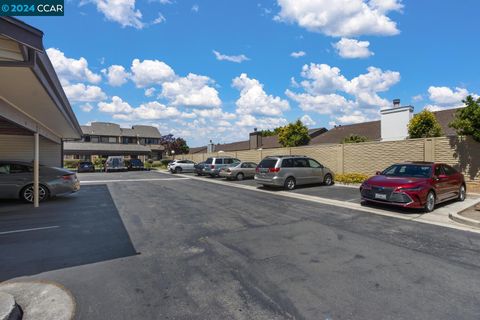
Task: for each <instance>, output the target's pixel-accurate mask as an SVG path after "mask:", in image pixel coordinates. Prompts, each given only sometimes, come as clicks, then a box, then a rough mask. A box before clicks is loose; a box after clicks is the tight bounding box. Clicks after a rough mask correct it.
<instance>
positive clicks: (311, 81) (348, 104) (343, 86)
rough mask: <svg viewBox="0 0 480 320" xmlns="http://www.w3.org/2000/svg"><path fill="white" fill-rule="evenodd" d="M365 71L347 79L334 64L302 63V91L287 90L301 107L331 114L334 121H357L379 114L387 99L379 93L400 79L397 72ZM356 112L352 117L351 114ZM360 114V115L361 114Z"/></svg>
mask: <svg viewBox="0 0 480 320" xmlns="http://www.w3.org/2000/svg"><path fill="white" fill-rule="evenodd" d="M367 71H368V72H367V73H364V74H360V75H358V76H357V77H354V78H352V79H350V80H348V79H347V78H346V77H345V76H343V75H342V73H341V70H340V69H339V68H337V67H331V66H329V65H327V64H313V63H312V64H310V65H304V66H303V68H302V72H301V75H302V77H303V78H304V80H302V81H301V82H300V84H299V85H300V87H301V88H302V89H303V90H302V91H301V92H293V91H291V90H286V92H285V94H286V95H287V96H288V97H289V98H290V99H292V100H294V101H296V102H297V103H298V104H299V106H300V108H301V109H302V110H303V111H308V112H316V113H319V114H326V115H331V117H332V118H333V119H334V120H336V121H335V122H340V123H347V122H349V121H351V122H358V121H360V120H367V119H370V118H376V117H378V112H379V111H380V109H382V108H387V107H389V106H390V102H389V101H387V100H386V99H384V98H381V97H380V96H379V93H381V92H385V91H388V90H389V89H390V88H391V87H392V86H393V85H395V84H396V83H398V82H399V81H400V73H399V72H396V71H390V70H387V71H383V70H381V69H379V68H375V67H369V68H368V69H367ZM354 116H355V117H354ZM361 116H363V118H362V117H361Z"/></svg>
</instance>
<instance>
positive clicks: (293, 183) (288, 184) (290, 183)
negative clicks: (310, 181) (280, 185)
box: [284, 177, 297, 190]
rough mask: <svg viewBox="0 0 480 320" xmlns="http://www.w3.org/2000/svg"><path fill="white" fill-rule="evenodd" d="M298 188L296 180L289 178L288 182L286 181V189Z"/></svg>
mask: <svg viewBox="0 0 480 320" xmlns="http://www.w3.org/2000/svg"><path fill="white" fill-rule="evenodd" d="M296 186H297V183H296V181H295V179H294V178H292V177H290V178H287V180H285V184H284V187H285V189H287V190H294V189H295V187H296Z"/></svg>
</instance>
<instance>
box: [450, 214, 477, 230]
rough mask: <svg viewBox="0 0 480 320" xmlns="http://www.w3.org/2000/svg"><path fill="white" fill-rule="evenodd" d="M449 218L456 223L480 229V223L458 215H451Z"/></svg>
mask: <svg viewBox="0 0 480 320" xmlns="http://www.w3.org/2000/svg"><path fill="white" fill-rule="evenodd" d="M448 217H449V218H450V219H451V220H453V221H455V222H458V223H461V224H466V225H467V226H470V227H475V228H480V221H478V220H474V219H470V218H467V217H464V216H462V215H459V214H458V213H449V214H448Z"/></svg>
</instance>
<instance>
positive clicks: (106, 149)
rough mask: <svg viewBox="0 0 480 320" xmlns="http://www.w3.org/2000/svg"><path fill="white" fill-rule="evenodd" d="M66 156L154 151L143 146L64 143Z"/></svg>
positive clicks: (147, 152)
mask: <svg viewBox="0 0 480 320" xmlns="http://www.w3.org/2000/svg"><path fill="white" fill-rule="evenodd" d="M63 152H64V153H65V154H90V155H93V154H111V155H114V154H115V155H116V154H125V155H128V154H149V153H151V152H152V150H151V149H150V148H149V147H147V146H143V145H141V144H120V143H91V142H64V143H63Z"/></svg>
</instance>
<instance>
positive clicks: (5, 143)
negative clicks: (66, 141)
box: [0, 134, 62, 167]
mask: <svg viewBox="0 0 480 320" xmlns="http://www.w3.org/2000/svg"><path fill="white" fill-rule="evenodd" d="M33 153H34V137H33V134H32V135H31V136H16V135H0V160H18V161H26V162H33V157H34V154H33ZM40 164H43V165H46V166H53V167H61V165H62V148H61V145H60V144H57V143H54V142H52V141H50V140H47V139H45V138H42V137H40Z"/></svg>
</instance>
